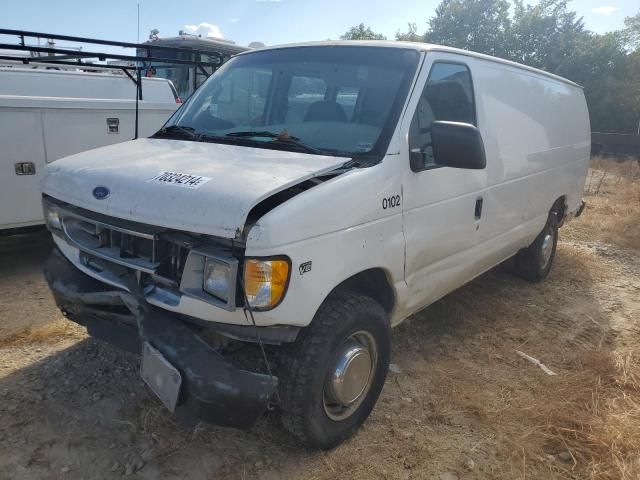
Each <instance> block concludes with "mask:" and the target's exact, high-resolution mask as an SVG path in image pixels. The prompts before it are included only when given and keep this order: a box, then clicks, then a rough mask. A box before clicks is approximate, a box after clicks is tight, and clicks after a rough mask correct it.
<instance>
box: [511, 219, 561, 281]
mask: <svg viewBox="0 0 640 480" xmlns="http://www.w3.org/2000/svg"><path fill="white" fill-rule="evenodd" d="M557 245H558V221H557V217H556V214H555V213H554V212H551V214H550V215H549V219H548V220H547V224H546V225H545V226H544V228H543V229H542V232H540V234H539V235H538V236H537V237H536V239H535V240H534V241H533V243H532V244H531V245H529V246H528V247H527V248H525V249H524V250H521V251H520V252H518V254H517V255H516V258H515V273H516V275H518V276H519V277H521V278H523V279H525V280H527V281H529V282H539V281H541V280H544V279H545V278H546V277H547V275H549V272H550V271H551V265H552V264H553V259H554V258H555V256H556V246H557Z"/></svg>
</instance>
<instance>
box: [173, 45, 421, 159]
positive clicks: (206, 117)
mask: <svg viewBox="0 0 640 480" xmlns="http://www.w3.org/2000/svg"><path fill="white" fill-rule="evenodd" d="M418 58H419V55H418V53H417V52H416V51H415V50H410V49H402V48H381V47H351V46H322V47H320V46H318V47H296V48H283V49H278V50H265V51H261V52H256V53H250V54H244V55H240V56H238V57H235V58H233V59H232V60H230V61H229V62H228V63H227V64H226V65H225V66H224V67H222V68H221V69H220V70H218V71H217V72H216V73H215V74H214V75H213V76H212V77H211V78H210V79H209V80H208V81H207V82H206V83H205V84H204V85H203V86H202V87H201V88H200V89H199V90H197V91H196V92H195V93H194V94H193V96H192V97H191V98H190V99H189V101H188V102H187V103H186V104H185V105H184V106H183V107H182V109H180V111H179V112H178V113H177V114H176V115H174V116H173V117H172V118H171V119H170V120H169V122H168V123H167V125H166V126H165V131H166V132H169V131H174V132H175V131H177V130H179V131H181V132H184V131H186V130H189V131H190V132H192V133H193V135H191V134H190V136H189V138H190V139H206V140H207V141H216V139H218V140H220V141H224V142H230V141H231V140H232V141H233V143H234V144H238V143H241V144H246V145H250V146H254V147H255V146H258V147H260V146H263V147H267V148H274V145H273V144H277V145H278V148H285V149H291V150H299V148H300V147H301V146H304V147H305V151H308V152H313V153H327V154H333V155H342V156H355V155H358V154H364V155H379V156H380V157H381V156H382V155H384V154H385V152H386V148H387V145H388V142H389V139H390V137H391V135H392V134H393V129H394V127H395V124H396V122H397V120H398V117H399V115H400V110H401V108H402V106H403V104H404V100H405V99H406V96H407V93H408V90H409V86H410V83H411V80H412V78H413V76H414V74H415V71H416V66H417V64H418ZM171 127H174V128H171ZM177 127H180V128H177Z"/></svg>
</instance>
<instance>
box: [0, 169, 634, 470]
mask: <svg viewBox="0 0 640 480" xmlns="http://www.w3.org/2000/svg"><path fill="white" fill-rule="evenodd" d="M616 182H618V183H616ZM596 183H597V179H596ZM620 185H623V186H624V187H625V188H626V189H627V190H628V191H626V190H625V191H626V193H625V195H628V198H627V197H624V198H627V200H624V198H623V197H622V196H621V194H620V195H619V194H618V193H617V192H619V190H620ZM639 186H640V183H639V181H638V179H637V178H636V179H635V180H630V179H627V178H622V180H620V179H618V176H616V174H615V173H613V174H611V176H610V179H609V180H607V179H605V180H604V181H603V182H602V184H601V185H600V188H599V190H600V191H598V193H597V195H595V194H593V192H588V193H592V194H591V195H588V196H587V201H588V202H589V208H588V209H587V210H586V211H585V214H584V215H583V217H582V218H581V219H578V220H576V221H575V222H572V224H570V225H568V226H566V227H564V228H563V229H562V230H561V239H562V241H561V243H560V244H559V247H558V253H557V257H556V261H555V262H556V263H555V265H554V268H553V270H552V273H551V275H550V277H549V278H548V279H547V280H546V281H545V282H543V283H540V284H535V285H531V284H527V283H525V282H523V281H521V280H518V279H517V278H515V277H514V276H512V275H511V273H510V267H509V265H508V264H506V265H503V266H499V267H497V268H495V269H494V270H492V271H490V272H488V273H487V274H485V275H483V276H481V277H479V278H478V279H476V280H474V281H473V282H471V283H470V284H469V285H467V286H465V287H463V288H461V289H460V290H458V291H456V292H454V293H453V294H451V295H449V296H447V297H446V298H445V299H443V300H441V301H439V302H437V303H436V304H434V305H433V306H431V307H429V308H428V309H426V310H424V311H423V312H421V313H420V314H418V315H416V316H414V317H413V318H411V319H410V320H409V321H407V322H405V323H404V324H403V325H401V326H400V327H399V328H397V329H396V330H395V331H394V337H393V354H392V355H393V356H392V362H393V363H394V364H395V365H396V366H397V368H394V370H395V371H396V372H390V374H389V377H388V380H387V383H386V386H385V388H384V390H383V393H382V396H381V398H380V400H379V402H378V404H377V406H376V408H375V409H374V411H373V414H372V415H371V417H370V418H369V420H368V421H367V422H366V424H365V426H364V428H363V429H362V430H361V431H360V432H359V433H358V434H357V435H356V436H355V437H354V438H352V439H351V440H349V441H347V442H346V443H344V444H343V445H341V446H339V447H338V448H336V449H335V450H333V451H330V452H316V451H307V450H304V449H302V448H300V447H299V445H298V444H297V443H296V442H295V441H294V440H293V439H292V438H291V437H290V436H289V435H288V434H287V433H285V432H284V431H283V429H282V428H281V427H280V426H279V425H278V422H277V419H276V418H274V417H273V416H270V415H267V416H265V418H264V419H263V420H262V421H261V422H260V423H259V424H258V425H257V426H256V427H254V428H253V429H251V430H250V431H237V430H232V429H224V428H218V427H213V426H209V425H202V424H200V425H198V426H197V427H196V428H195V429H189V428H186V427H183V426H180V425H178V424H176V423H175V422H174V419H173V417H172V416H171V415H170V414H169V413H168V412H166V411H165V410H164V409H163V407H162V406H161V405H160V404H159V402H158V401H157V400H156V399H155V398H154V397H153V395H152V394H151V393H150V392H149V391H148V390H147V389H146V388H145V387H144V386H143V384H142V382H141V380H140V379H139V377H138V373H137V370H138V366H139V364H138V358H137V357H136V356H134V355H130V354H127V353H123V352H120V351H118V350H116V349H115V348H112V347H110V346H109V345H106V344H101V343H97V342H95V341H93V340H92V339H90V338H89V337H87V336H86V334H85V333H84V331H83V330H82V329H81V328H79V327H77V326H74V325H73V324H71V323H69V322H66V321H65V320H64V319H63V317H62V316H61V315H60V313H59V312H58V311H57V310H56V308H55V306H54V304H53V301H52V299H51V296H50V294H49V292H48V290H47V288H46V285H45V282H44V280H43V278H42V275H41V273H40V265H41V262H42V260H43V258H44V257H45V255H46V253H47V252H48V250H49V249H50V247H51V244H50V241H49V240H48V237H47V235H46V234H44V233H42V234H31V235H26V236H20V237H14V238H4V239H1V238H0V479H23V478H24V479H102V478H121V477H123V476H124V477H130V478H137V479H157V478H160V479H174V478H175V479H245V478H246V479H253V478H255V479H265V480H267V479H268V480H271V479H274V480H275V479H290V478H295V479H299V478H300V479H332V478H349V479H350V480H356V479H370V478H393V479H396V480H401V479H437V480H438V479H439V480H453V479H481V478H482V479H484V478H505V479H525V478H544V479H546V478H576V479H578V478H629V479H631V478H638V472H639V471H640V470H638V468H639V467H640V457H639V456H640V449H638V448H637V447H638V444H637V443H634V442H635V441H636V440H637V437H638V436H639V435H640V433H638V426H639V423H638V422H639V421H640V420H639V419H640V387H639V385H640V382H639V378H640V377H639V376H638V373H639V372H640V369H638V368H637V367H638V365H639V363H640V362H639V360H638V353H639V352H638V340H639V339H640V325H639V322H640V255H639V252H640V246H638V245H637V243H636V242H637V241H638V235H639V233H640V232H639V231H638V225H639V224H640V208H635V207H633V206H632V210H631V211H628V212H627V213H626V214H625V215H627V216H626V217H624V219H623V220H621V219H619V222H624V223H625V225H622V227H623V228H622V227H621V228H618V227H620V225H618V226H616V223H615V222H613V224H606V225H605V224H599V223H597V221H600V220H602V221H603V222H604V221H605V220H606V219H607V218H608V215H609V216H610V214H608V213H607V212H609V210H608V209H610V207H611V205H617V203H618V202H622V203H625V202H631V203H633V201H636V202H638V203H640V197H638V195H639V193H638V192H639V191H640V189H639ZM590 189H591V190H594V189H595V185H594V186H591V187H590ZM616 195H617V196H619V197H620V199H618V198H617V196H616ZM634 196H635V197H634ZM634 208H635V209H634ZM625 211H626V210H625ZM598 219H600V220H598ZM629 221H631V222H634V223H633V224H632V225H631V226H630V229H629V228H627V227H628V225H627V224H626V222H629ZM611 225H613V226H611ZM613 228H617V229H618V230H620V232H619V235H617V236H616V235H614V233H615V232H614V231H612V229H613ZM516 350H519V351H522V352H524V353H526V354H528V355H530V356H532V357H535V358H536V359H539V360H540V361H542V362H543V363H544V364H545V365H546V366H547V367H548V368H550V369H551V370H552V371H553V372H554V373H556V374H557V375H555V376H549V375H547V374H545V372H544V371H543V370H542V369H541V368H539V367H538V366H537V365H534V364H533V363H530V362H528V361H526V360H524V359H523V358H521V357H520V356H519V355H518V354H517V353H516Z"/></svg>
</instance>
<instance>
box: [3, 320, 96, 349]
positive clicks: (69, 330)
mask: <svg viewBox="0 0 640 480" xmlns="http://www.w3.org/2000/svg"><path fill="white" fill-rule="evenodd" d="M86 335H87V334H86V331H85V330H84V329H83V328H82V327H80V326H78V325H77V324H75V323H73V322H70V321H69V320H67V319H66V318H57V319H55V320H53V321H51V322H49V323H46V324H44V325H38V326H36V327H29V328H25V329H23V330H20V331H19V332H16V333H13V334H11V335H9V336H7V337H4V338H0V347H5V346H12V347H15V346H23V345H35V344H43V343H50V344H54V343H58V342H61V341H64V340H69V339H82V338H84V337H86Z"/></svg>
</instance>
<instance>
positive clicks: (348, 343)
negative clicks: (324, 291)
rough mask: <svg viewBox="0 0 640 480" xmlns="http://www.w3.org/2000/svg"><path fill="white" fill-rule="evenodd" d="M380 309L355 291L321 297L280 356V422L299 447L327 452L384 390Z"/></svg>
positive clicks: (385, 334)
mask: <svg viewBox="0 0 640 480" xmlns="http://www.w3.org/2000/svg"><path fill="white" fill-rule="evenodd" d="M390 336H391V335H390V327H389V322H388V320H387V315H386V313H385V311H384V310H383V308H382V307H381V306H380V305H379V304H378V303H376V302H375V301H374V300H372V299H371V298H369V297H366V296H364V295H360V294H357V293H345V294H338V295H334V296H332V297H330V298H329V299H327V300H326V301H325V302H324V303H323V304H322V306H321V307H320V309H319V310H318V312H317V313H316V316H315V317H314V319H313V322H312V323H311V325H310V326H309V327H307V328H306V329H305V330H304V331H303V332H301V335H300V337H299V338H298V340H296V342H295V343H293V344H291V345H288V346H286V347H284V348H283V351H282V357H281V358H280V372H281V374H280V380H281V383H280V397H281V400H282V404H281V418H282V423H283V425H284V427H285V428H286V429H287V430H289V431H290V432H291V433H292V434H293V435H295V436H296V437H297V438H298V439H300V440H301V441H302V442H304V443H305V444H307V445H309V446H312V447H315V448H320V449H323V450H326V449H330V448H333V447H335V446H336V445H338V444H340V443H341V442H343V441H344V440H345V439H347V438H349V437H350V436H351V435H353V434H354V433H355V431H356V430H357V429H358V427H360V425H362V424H363V423H364V421H365V420H366V419H367V417H368V416H369V414H370V413H371V410H372V409H373V406H374V405H375V403H376V401H377V400H378V396H379V395H380V392H381V391H382V387H383V386H384V381H385V379H386V377H387V371H388V369H389V355H390V350H391V345H390V343H391V338H390Z"/></svg>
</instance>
